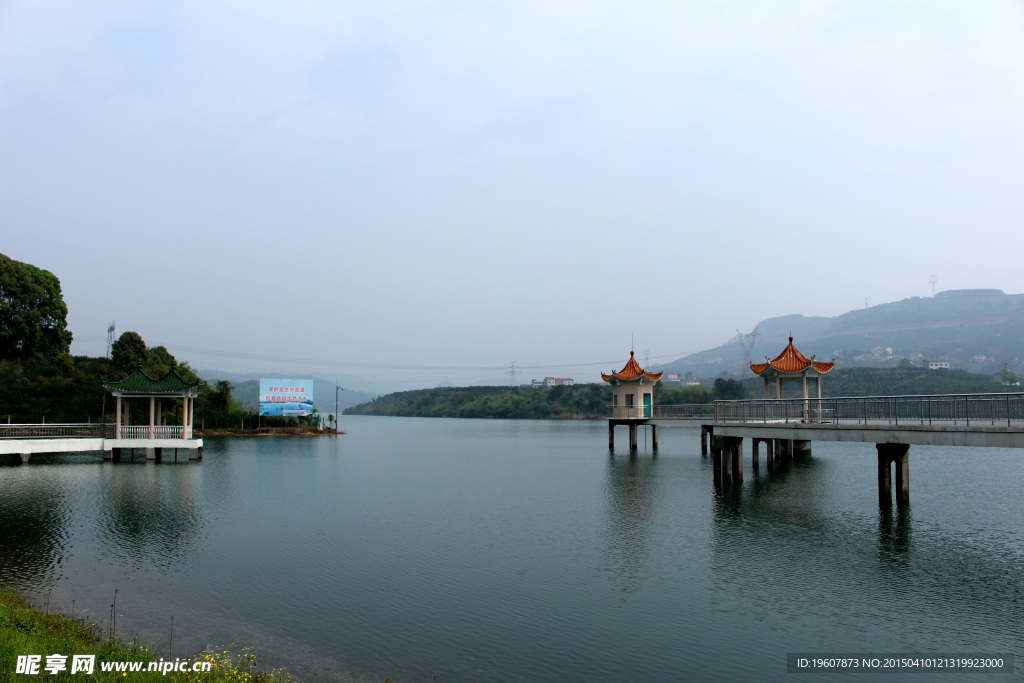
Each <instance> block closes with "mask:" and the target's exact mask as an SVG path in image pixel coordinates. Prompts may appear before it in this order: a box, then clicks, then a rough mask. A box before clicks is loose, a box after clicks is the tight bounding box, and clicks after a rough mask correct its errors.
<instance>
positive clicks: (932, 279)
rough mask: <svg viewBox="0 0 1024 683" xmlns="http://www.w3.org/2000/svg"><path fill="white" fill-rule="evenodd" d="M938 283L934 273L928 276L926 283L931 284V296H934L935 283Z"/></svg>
mask: <svg viewBox="0 0 1024 683" xmlns="http://www.w3.org/2000/svg"><path fill="white" fill-rule="evenodd" d="M938 283H939V278H937V277H935V276H934V275H932V276H931V277H930V278H928V284H929V285H931V288H932V296H935V285H937V284H938Z"/></svg>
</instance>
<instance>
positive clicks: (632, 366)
mask: <svg viewBox="0 0 1024 683" xmlns="http://www.w3.org/2000/svg"><path fill="white" fill-rule="evenodd" d="M663 374H665V373H664V371H662V372H647V371H646V370H644V369H643V368H642V367H640V364H639V363H637V362H636V358H634V357H633V352H632V351H630V352H629V362H628V363H626V366H625V367H624V368H622V369H621V370H619V371H618V372H615V371H614V370H613V371H612V374H610V375H606V374H604V373H603V372H602V373H601V379H603V380H604V381H605V382H610V381H612V379H613V378H615V379H623V380H627V381H628V380H634V379H639V378H640V377H641V376H643V377H646V378H647V379H649V380H651V381H652V382H657V381H658V380H659V379H661V376H662V375H663Z"/></svg>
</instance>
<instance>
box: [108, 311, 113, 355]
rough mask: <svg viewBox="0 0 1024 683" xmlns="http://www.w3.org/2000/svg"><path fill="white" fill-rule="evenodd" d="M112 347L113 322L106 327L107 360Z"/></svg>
mask: <svg viewBox="0 0 1024 683" xmlns="http://www.w3.org/2000/svg"><path fill="white" fill-rule="evenodd" d="M113 345H114V321H113V320H111V321H110V325H109V326H108V327H107V358H108V359H109V358H110V347H111V346H113Z"/></svg>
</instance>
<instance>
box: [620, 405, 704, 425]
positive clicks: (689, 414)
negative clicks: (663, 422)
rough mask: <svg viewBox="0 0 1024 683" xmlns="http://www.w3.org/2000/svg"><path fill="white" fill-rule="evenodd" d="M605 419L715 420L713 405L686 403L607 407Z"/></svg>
mask: <svg viewBox="0 0 1024 683" xmlns="http://www.w3.org/2000/svg"><path fill="white" fill-rule="evenodd" d="M607 408H608V410H607V411H606V414H605V417H609V418H612V419H615V420H643V419H657V418H661V419H690V420H697V419H707V420H708V421H711V420H713V419H714V418H715V406H714V404H713V403H687V404H680V405H663V406H636V405H634V406H607Z"/></svg>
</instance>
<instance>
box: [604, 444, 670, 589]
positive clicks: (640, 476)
mask: <svg viewBox="0 0 1024 683" xmlns="http://www.w3.org/2000/svg"><path fill="white" fill-rule="evenodd" d="M656 475H657V459H656V458H648V457H637V455H636V454H632V455H630V456H628V457H621V456H620V457H618V458H616V457H615V455H614V454H612V455H610V456H609V457H608V481H607V484H606V486H605V496H606V500H607V505H606V517H605V538H606V542H605V547H604V556H605V563H606V569H607V571H608V573H609V575H610V577H611V578H612V580H613V581H615V582H616V583H617V584H618V585H619V586H620V588H621V589H622V590H623V591H632V590H634V589H636V588H637V587H638V586H639V585H640V583H641V578H642V576H643V575H644V574H645V573H646V569H647V552H648V545H649V544H650V540H651V535H652V529H653V527H654V507H655V498H656V496H657V489H658V477H657V476H656Z"/></svg>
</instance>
